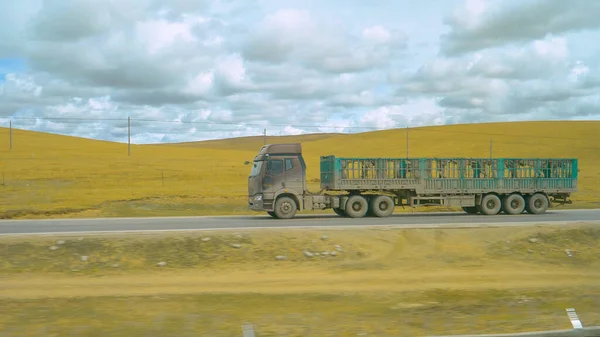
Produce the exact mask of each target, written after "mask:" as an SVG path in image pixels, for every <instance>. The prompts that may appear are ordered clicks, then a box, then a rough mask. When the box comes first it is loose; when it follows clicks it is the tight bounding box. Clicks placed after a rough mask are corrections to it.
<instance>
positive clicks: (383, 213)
mask: <svg viewBox="0 0 600 337" xmlns="http://www.w3.org/2000/svg"><path fill="white" fill-rule="evenodd" d="M369 209H370V210H371V211H372V212H373V215H375V216H376V217H380V218H385V217H388V216H390V215H392V213H393V212H394V200H393V199H392V198H390V197H388V196H387V195H378V196H376V197H374V198H373V199H371V207H370V208H369Z"/></svg>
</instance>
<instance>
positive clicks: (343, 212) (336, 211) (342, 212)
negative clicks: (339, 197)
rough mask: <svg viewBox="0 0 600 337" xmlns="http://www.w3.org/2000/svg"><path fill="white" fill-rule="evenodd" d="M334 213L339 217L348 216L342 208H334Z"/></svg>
mask: <svg viewBox="0 0 600 337" xmlns="http://www.w3.org/2000/svg"><path fill="white" fill-rule="evenodd" d="M333 211H334V212H335V214H337V215H339V216H346V212H345V211H344V210H343V209H341V208H334V209H333Z"/></svg>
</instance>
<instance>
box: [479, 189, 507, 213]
mask: <svg viewBox="0 0 600 337" xmlns="http://www.w3.org/2000/svg"><path fill="white" fill-rule="evenodd" d="M479 209H480V210H481V214H485V215H494V214H498V213H500V210H501V209H502V202H501V201H500V198H499V197H498V196H497V195H495V194H488V195H486V196H484V197H483V199H481V205H480V206H479Z"/></svg>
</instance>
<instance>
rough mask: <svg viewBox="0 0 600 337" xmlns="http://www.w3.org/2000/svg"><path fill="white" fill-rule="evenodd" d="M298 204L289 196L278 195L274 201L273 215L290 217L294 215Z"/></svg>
mask: <svg viewBox="0 0 600 337" xmlns="http://www.w3.org/2000/svg"><path fill="white" fill-rule="evenodd" d="M297 208H298V206H297V205H296V202H295V201H294V199H292V198H290V197H279V198H277V201H276V202H275V211H274V213H275V216H277V217H278V218H279V219H291V218H293V217H294V215H296V210H297Z"/></svg>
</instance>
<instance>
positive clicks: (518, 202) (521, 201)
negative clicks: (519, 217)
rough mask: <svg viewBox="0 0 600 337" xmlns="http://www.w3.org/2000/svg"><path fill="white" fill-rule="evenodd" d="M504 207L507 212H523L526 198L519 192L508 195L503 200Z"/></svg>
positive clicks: (514, 213)
mask: <svg viewBox="0 0 600 337" xmlns="http://www.w3.org/2000/svg"><path fill="white" fill-rule="evenodd" d="M502 208H503V209H504V213H506V214H510V215H516V214H521V213H523V210H525V198H523V196H522V195H520V194H517V193H515V194H510V195H507V196H505V197H504V198H503V200H502Z"/></svg>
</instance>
